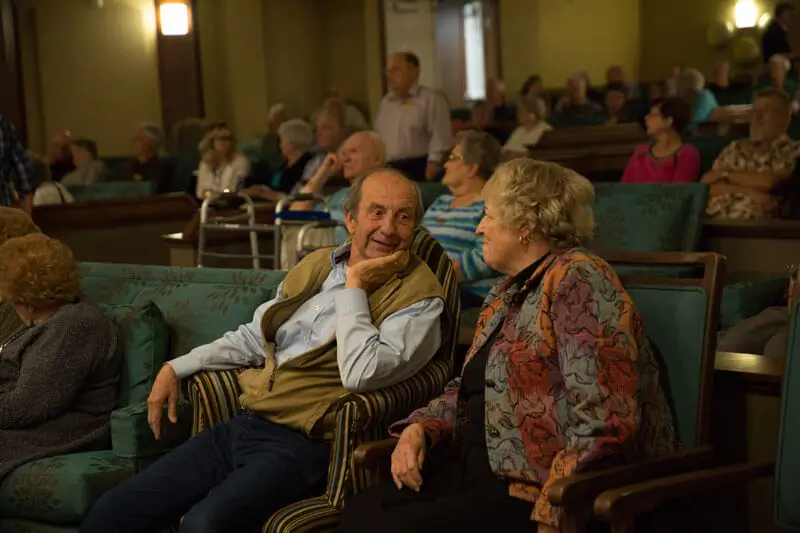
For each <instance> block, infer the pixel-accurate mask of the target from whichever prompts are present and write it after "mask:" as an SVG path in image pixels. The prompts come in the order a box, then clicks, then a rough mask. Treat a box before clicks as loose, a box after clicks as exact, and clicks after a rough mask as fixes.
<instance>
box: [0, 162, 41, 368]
mask: <svg viewBox="0 0 800 533" xmlns="http://www.w3.org/2000/svg"><path fill="white" fill-rule="evenodd" d="M42 166H44V164H42ZM44 168H45V169H46V168H47V167H46V166H44ZM31 233H39V228H38V227H37V226H36V224H34V223H33V220H31V217H29V216H28V215H27V214H25V213H24V212H23V211H21V210H20V209H15V208H13V207H3V206H0V247H2V245H3V244H4V243H5V242H6V241H8V240H9V239H13V238H15V237H24V236H25V235H30V234H31ZM23 326H24V324H23V323H22V321H21V320H20V318H19V315H18V314H17V312H16V311H14V308H13V307H12V306H11V304H10V303H9V302H6V301H3V300H1V299H0V346H3V345H5V343H6V341H7V340H8V338H9V337H10V336H11V335H12V334H14V333H16V332H17V330H19V329H20V328H22V327H23ZM0 352H2V350H0Z"/></svg>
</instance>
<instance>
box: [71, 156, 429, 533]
mask: <svg viewBox="0 0 800 533" xmlns="http://www.w3.org/2000/svg"><path fill="white" fill-rule="evenodd" d="M345 210H346V225H347V229H348V231H349V233H350V236H351V238H352V239H351V240H352V244H346V245H344V246H343V247H340V248H338V249H335V250H334V249H326V250H319V251H317V252H314V253H312V254H311V255H309V256H308V257H306V258H305V259H304V260H303V261H301V262H300V263H299V264H298V265H297V266H296V267H295V268H294V269H292V270H291V271H290V272H289V273H288V274H287V276H286V278H285V279H284V281H283V283H282V284H281V286H280V288H279V289H278V295H277V297H276V298H275V299H274V300H271V301H269V302H267V303H265V304H263V305H261V306H260V307H259V308H258V309H257V310H256V312H255V315H254V317H253V321H252V322H251V323H250V324H245V325H243V326H241V327H240V328H239V329H238V330H237V331H233V332H229V333H226V334H225V335H224V336H223V337H222V338H221V339H218V340H217V341H214V342H213V343H211V344H208V345H206V346H201V347H199V348H196V349H194V350H192V351H191V352H190V353H189V354H187V355H185V356H183V357H179V358H177V359H175V360H173V361H171V362H170V363H168V364H167V365H165V366H164V368H163V369H162V370H161V372H160V373H159V375H158V377H157V378H156V382H155V384H154V385H153V390H152V393H151V395H150V404H151V406H150V407H151V408H150V424H151V427H152V429H153V432H154V433H155V434H156V436H159V434H160V432H161V408H162V406H163V404H164V403H167V404H168V406H169V409H168V413H169V417H170V419H172V420H174V419H175V416H176V415H175V413H176V402H177V398H178V382H179V380H180V379H184V378H186V377H188V376H190V375H192V374H193V373H195V372H198V371H200V370H215V369H230V368H236V367H253V368H251V369H250V370H247V371H245V372H244V373H242V374H241V375H240V385H241V389H242V391H243V393H242V396H241V398H240V400H241V403H242V405H243V406H244V409H245V410H244V411H243V412H242V413H241V414H239V415H238V416H236V417H234V418H233V419H231V420H230V421H229V422H228V423H225V424H219V425H217V426H215V427H214V428H212V429H209V430H207V431H205V432H203V433H201V434H199V435H198V436H196V437H194V438H192V439H190V440H189V441H188V442H186V443H184V444H183V445H182V446H180V447H179V448H177V449H175V450H173V451H172V452H171V453H169V454H167V455H166V456H165V457H163V458H162V459H160V460H159V461H157V462H156V463H154V464H153V465H152V466H150V467H148V468H147V469H145V470H144V471H142V472H141V473H140V474H138V475H137V476H135V477H134V478H132V479H130V480H128V481H127V482H126V483H123V484H122V485H120V486H118V487H117V488H115V489H114V490H112V491H111V492H109V493H107V494H105V495H104V496H103V497H102V498H101V499H100V500H99V501H98V502H97V504H95V506H94V507H93V508H92V511H91V513H90V514H89V516H88V517H87V519H86V521H85V522H84V524H83V526H82V527H81V530H80V531H81V532H84V533H94V532H97V533H100V532H102V533H110V532H117V533H119V532H131V533H132V532H143V533H144V532H149V531H158V530H159V529H160V528H163V527H164V526H165V525H166V524H167V523H168V522H170V521H172V520H175V519H177V518H179V517H181V516H182V515H185V517H184V520H183V523H182V525H181V529H180V531H181V532H186V533H201V532H202V533H211V532H214V533H222V532H230V531H236V532H249V531H260V528H261V525H262V524H263V523H264V522H265V521H266V520H267V519H268V518H269V517H270V515H271V514H272V513H273V512H275V511H276V510H278V509H279V508H281V507H283V506H285V505H287V504H290V503H292V502H294V501H298V500H300V499H302V498H303V497H307V496H309V495H311V494H313V491H314V490H317V491H321V490H322V484H323V483H324V480H325V476H326V473H327V470H328V458H329V455H330V445H329V443H328V442H326V440H325V438H324V436H325V434H326V433H328V431H329V430H330V429H331V424H332V422H333V420H331V418H330V417H328V416H325V413H326V412H327V411H328V407H330V406H331V404H332V403H333V402H334V401H335V400H336V399H337V398H339V397H340V396H341V395H343V394H345V393H346V392H347V391H369V390H374V389H378V388H382V387H387V386H390V385H393V384H395V383H398V382H400V381H402V380H404V379H406V378H408V377H410V376H412V375H413V374H415V373H416V372H418V371H419V370H420V369H421V368H422V367H423V366H425V364H427V362H428V361H429V360H430V359H431V358H432V357H433V355H434V354H435V353H436V351H437V350H438V348H439V346H440V344H441V332H440V315H441V313H442V310H443V308H444V302H443V300H442V297H443V289H442V287H441V285H440V284H439V282H438V281H437V279H436V276H435V275H434V274H433V272H431V270H430V269H429V268H428V267H427V265H426V264H425V263H423V262H421V261H420V260H419V259H418V258H417V257H416V256H414V255H411V254H409V252H408V249H409V246H410V245H411V242H412V239H413V235H414V230H415V229H416V226H417V225H418V224H419V221H420V219H421V218H422V205H421V199H420V194H419V190H418V189H417V187H416V185H414V184H413V183H412V182H410V181H409V180H407V179H406V178H404V177H403V176H402V175H400V174H399V173H397V172H396V171H393V170H385V169H379V170H375V171H373V172H372V173H370V174H368V175H367V176H366V177H363V178H360V179H359V180H357V181H356V182H355V183H354V184H353V186H352V188H351V191H350V196H349V197H348V200H347V203H346V208H345Z"/></svg>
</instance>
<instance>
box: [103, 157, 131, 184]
mask: <svg viewBox="0 0 800 533" xmlns="http://www.w3.org/2000/svg"><path fill="white" fill-rule="evenodd" d="M98 159H99V160H100V161H102V162H103V163H105V164H106V168H107V169H108V175H109V180H111V181H115V180H117V178H118V176H119V175H120V174H121V173H122V172H123V171H124V170H125V169H127V168H130V167H131V166H132V165H133V164H134V163H135V162H136V160H135V159H134V158H133V157H130V156H115V157H98Z"/></svg>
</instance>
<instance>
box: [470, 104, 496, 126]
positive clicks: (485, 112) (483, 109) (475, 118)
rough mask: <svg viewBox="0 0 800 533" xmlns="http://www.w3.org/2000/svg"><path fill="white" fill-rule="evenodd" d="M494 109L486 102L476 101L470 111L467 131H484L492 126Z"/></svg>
mask: <svg viewBox="0 0 800 533" xmlns="http://www.w3.org/2000/svg"><path fill="white" fill-rule="evenodd" d="M493 120H494V109H493V108H492V106H491V105H490V104H489V102H487V101H486V100H478V101H477V102H475V103H474V104H472V109H470V121H469V128H468V129H470V128H471V129H476V130H484V129H486V128H488V127H490V126H491V125H492V121H493Z"/></svg>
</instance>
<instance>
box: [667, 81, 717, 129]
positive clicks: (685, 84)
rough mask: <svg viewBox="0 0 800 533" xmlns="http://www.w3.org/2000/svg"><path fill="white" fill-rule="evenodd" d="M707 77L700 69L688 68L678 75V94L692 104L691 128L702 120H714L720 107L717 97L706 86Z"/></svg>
mask: <svg viewBox="0 0 800 533" xmlns="http://www.w3.org/2000/svg"><path fill="white" fill-rule="evenodd" d="M705 86H706V79H705V78H704V77H703V75H702V74H700V71H699V70H697V69H694V68H687V69H686V70H684V71H683V72H681V73H680V75H679V76H678V82H677V86H676V91H677V93H676V96H677V97H678V98H681V99H683V100H684V101H685V102H686V103H687V104H689V105H690V106H692V122H691V124H689V129H694V128H696V127H697V126H698V125H699V124H700V123H701V122H705V121H707V120H714V119H715V118H716V113H715V111H716V110H717V108H718V107H719V106H718V104H717V99H716V98H714V95H713V94H712V93H711V91H709V90H708V89H706V88H705Z"/></svg>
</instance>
